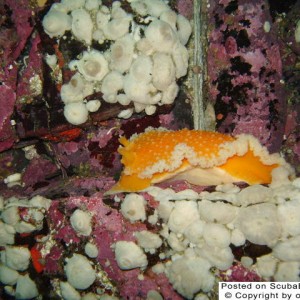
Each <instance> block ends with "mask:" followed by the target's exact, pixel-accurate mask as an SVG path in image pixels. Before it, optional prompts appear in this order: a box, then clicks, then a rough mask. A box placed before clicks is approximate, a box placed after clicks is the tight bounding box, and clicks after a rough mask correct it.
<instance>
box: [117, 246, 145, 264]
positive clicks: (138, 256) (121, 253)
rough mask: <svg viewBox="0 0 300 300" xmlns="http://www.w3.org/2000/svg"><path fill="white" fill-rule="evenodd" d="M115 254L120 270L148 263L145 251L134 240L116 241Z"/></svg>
mask: <svg viewBox="0 0 300 300" xmlns="http://www.w3.org/2000/svg"><path fill="white" fill-rule="evenodd" d="M115 256H116V261H117V263H118V266H119V268H120V269H122V270H130V269H135V268H144V267H146V266H147V265H148V260H147V257H146V255H145V253H144V252H143V250H142V249H141V248H140V247H139V246H138V245H137V244H135V243H134V242H127V241H118V242H116V244H115Z"/></svg>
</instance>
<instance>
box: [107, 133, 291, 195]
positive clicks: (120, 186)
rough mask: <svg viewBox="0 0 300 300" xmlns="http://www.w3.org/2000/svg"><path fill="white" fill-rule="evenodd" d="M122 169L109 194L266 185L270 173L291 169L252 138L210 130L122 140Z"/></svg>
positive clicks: (278, 156)
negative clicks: (172, 186) (180, 183)
mask: <svg viewBox="0 0 300 300" xmlns="http://www.w3.org/2000/svg"><path fill="white" fill-rule="evenodd" d="M120 143H121V144H122V145H123V147H122V146H121V147H120V148H119V150H118V151H119V153H120V154H121V155H122V160H121V162H122V163H123V165H124V170H123V172H122V174H121V177H120V180H119V182H118V183H117V184H116V185H115V186H113V187H112V189H111V190H110V191H109V192H108V194H112V193H117V192H135V191H140V190H143V189H145V188H147V187H149V186H150V185H152V184H155V183H159V182H163V181H166V180H186V181H188V182H190V183H192V184H196V185H218V184H222V183H229V182H241V181H242V182H246V183H248V184H264V183H265V184H266V183H270V182H271V179H272V177H271V173H272V170H273V169H275V168H277V167H279V166H283V167H285V168H287V169H288V170H289V171H290V172H291V173H292V168H291V167H290V166H289V164H287V163H286V162H285V160H284V159H283V158H282V157H280V155H279V154H270V153H269V152H268V150H267V149H266V148H265V147H263V146H262V145H261V144H260V142H259V141H258V140H257V139H256V138H255V137H253V136H251V135H247V134H241V135H238V136H236V137H232V136H230V135H225V134H221V133H217V132H211V131H200V130H188V129H183V130H179V131H167V130H164V129H156V130H153V129H150V130H148V131H146V132H145V133H141V134H138V135H133V136H132V137H131V138H130V140H127V139H126V138H125V137H121V138H120Z"/></svg>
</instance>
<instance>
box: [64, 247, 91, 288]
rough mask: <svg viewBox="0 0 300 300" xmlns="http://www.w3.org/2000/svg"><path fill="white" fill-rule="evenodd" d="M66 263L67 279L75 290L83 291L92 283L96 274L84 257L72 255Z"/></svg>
mask: <svg viewBox="0 0 300 300" xmlns="http://www.w3.org/2000/svg"><path fill="white" fill-rule="evenodd" d="M66 262H67V264H66V265H65V272H66V275H67V279H68V282H69V283H70V284H71V285H72V286H73V287H74V288H75V289H79V290H85V289H87V288H88V287H89V286H91V285H92V284H93V283H94V281H95V279H96V273H95V270H94V269H93V267H92V266H91V263H90V261H89V260H88V259H87V258H86V257H85V256H83V255H81V254H76V253H74V254H73V256H72V257H71V258H69V259H66Z"/></svg>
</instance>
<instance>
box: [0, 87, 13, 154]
mask: <svg viewBox="0 0 300 300" xmlns="http://www.w3.org/2000/svg"><path fill="white" fill-rule="evenodd" d="M15 99H16V94H15V92H14V91H13V89H11V88H10V87H9V86H6V85H1V86H0V103H3V104H4V103H5V105H0V137H1V139H0V152H1V151H3V150H6V149H9V148H10V147H11V146H12V145H13V143H14V141H15V138H16V137H15V135H14V131H13V129H12V125H11V120H10V117H11V115H12V113H13V110H14V104H15Z"/></svg>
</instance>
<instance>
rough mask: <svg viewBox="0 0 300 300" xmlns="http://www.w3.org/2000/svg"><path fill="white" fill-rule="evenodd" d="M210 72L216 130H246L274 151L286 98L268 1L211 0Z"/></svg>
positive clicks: (283, 121)
mask: <svg viewBox="0 0 300 300" xmlns="http://www.w3.org/2000/svg"><path fill="white" fill-rule="evenodd" d="M208 31H209V33H208V35H209V48H208V75H209V100H210V101H211V102H212V103H214V107H215V113H216V122H217V130H218V131H221V132H227V133H232V134H234V135H235V134H238V133H242V132H243V133H250V134H253V135H254V136H256V137H257V138H259V139H260V141H261V142H262V143H263V144H264V145H266V146H267V147H268V148H269V150H271V151H278V150H279V148H280V146H281V143H282V140H283V133H284V126H285V118H286V107H287V106H286V98H285V93H284V86H283V81H282V80H281V79H282V62H281V56H280V49H279V45H278V36H277V35H276V31H275V30H274V26H273V25H272V20H271V16H270V11H269V7H268V4H267V2H266V1H263V0H258V1H251V2H249V1H241V0H233V1H226V0H225V1H210V6H209V29H208Z"/></svg>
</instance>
